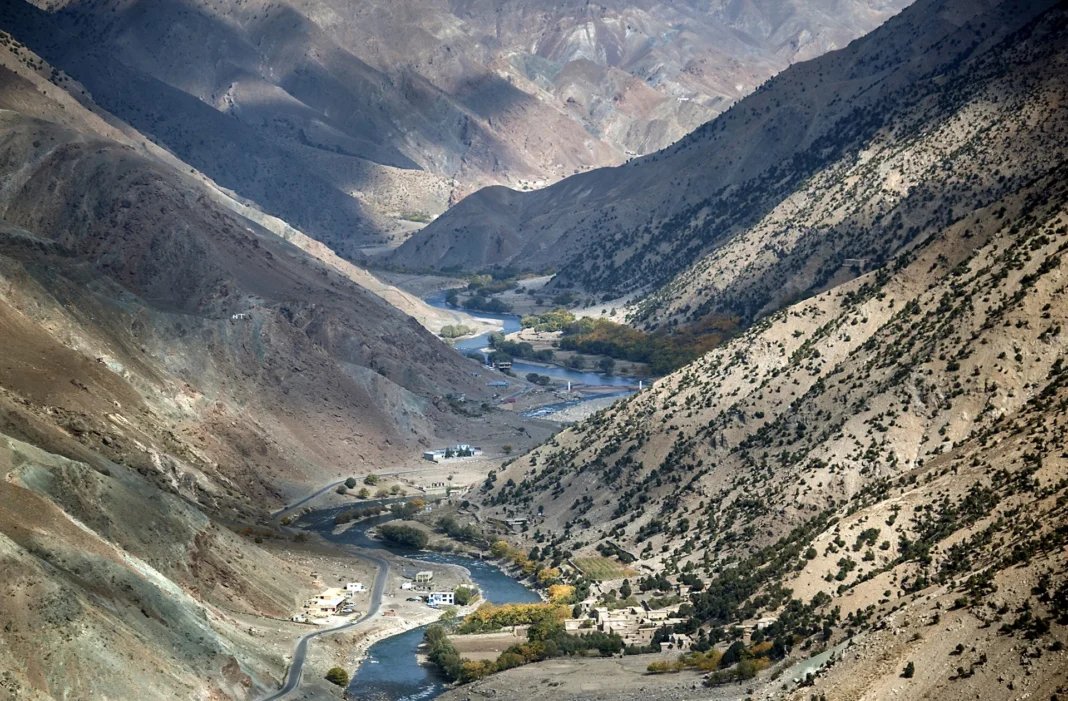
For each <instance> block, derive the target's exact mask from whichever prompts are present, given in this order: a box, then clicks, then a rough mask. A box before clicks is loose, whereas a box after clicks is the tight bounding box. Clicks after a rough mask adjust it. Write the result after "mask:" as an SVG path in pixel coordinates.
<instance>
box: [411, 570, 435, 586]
mask: <svg viewBox="0 0 1068 701" xmlns="http://www.w3.org/2000/svg"><path fill="white" fill-rule="evenodd" d="M433 580H434V573H433V572H431V571H430V570H425V571H423V572H416V573H415V581H416V583H418V584H428V583H430V582H431V581H433Z"/></svg>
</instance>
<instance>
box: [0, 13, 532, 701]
mask: <svg viewBox="0 0 1068 701" xmlns="http://www.w3.org/2000/svg"><path fill="white" fill-rule="evenodd" d="M241 213H247V214H248V215H249V217H245V216H242V215H241ZM276 230H277V232H278V233H276ZM301 237H302V234H300V232H299V231H296V230H295V229H292V228H291V227H287V226H286V225H284V223H283V222H279V221H277V220H274V219H272V218H271V217H269V216H267V215H265V214H263V213H262V212H258V211H256V210H255V209H253V208H250V207H249V206H248V205H247V204H245V203H242V202H239V201H236V200H234V199H233V198H231V197H230V196H229V195H228V194H227V193H225V192H224V191H222V190H220V189H219V188H218V187H217V186H216V185H215V184H214V183H213V182H211V181H210V180H209V179H207V178H206V177H204V176H203V174H201V173H199V172H197V171H196V170H195V169H192V168H191V167H190V166H189V165H188V164H185V163H183V162H181V161H179V160H178V159H177V158H175V157H174V156H173V155H172V154H169V153H167V152H166V151H163V150H162V149H160V148H158V147H156V146H154V145H153V144H151V143H150V142H148V141H147V140H146V139H145V138H144V137H143V136H142V135H140V134H139V133H138V132H137V131H136V130H134V129H133V128H132V127H130V126H129V125H128V124H126V123H124V122H122V121H121V120H119V119H117V118H116V117H115V116H114V115H111V114H109V113H108V112H106V111H105V110H102V109H101V108H100V107H99V106H98V105H96V104H95V103H93V102H92V101H91V100H88V99H87V97H86V96H85V95H83V94H82V93H81V89H80V85H79V84H78V83H77V82H76V81H74V80H72V79H70V78H69V77H68V76H67V75H66V74H65V73H63V72H62V71H59V70H58V69H55V68H54V67H53V66H51V65H50V64H48V63H47V62H46V61H44V60H43V59H42V58H41V57H39V56H37V55H36V54H35V53H33V52H32V51H30V50H29V49H27V48H26V47H25V46H24V45H22V44H21V43H20V42H18V41H17V40H15V39H13V38H12V37H11V36H10V35H7V34H2V33H0V339H2V341H0V581H2V583H3V591H4V594H5V596H4V597H3V601H2V602H0V690H2V691H3V693H2V694H0V696H3V698H5V699H6V698H13V699H46V698H131V697H136V696H139V695H141V696H143V695H144V694H145V693H146V692H145V690H146V689H149V688H150V689H151V690H152V694H151V695H152V696H153V697H159V698H198V699H228V698H235V699H236V698H249V697H257V696H259V695H260V694H261V693H262V692H263V691H264V690H266V689H272V688H276V686H277V684H278V682H279V680H280V679H281V676H282V673H283V672H284V667H285V660H284V659H283V657H282V654H281V651H283V650H288V647H289V644H290V642H291V641H292V640H293V639H295V638H296V637H297V635H298V634H299V632H300V631H301V628H300V626H296V625H295V624H285V623H280V622H279V619H284V618H285V617H287V616H288V615H291V614H292V612H293V610H294V608H295V607H296V606H297V605H298V603H299V602H300V601H301V600H302V599H303V598H305V597H306V596H307V595H308V594H309V593H311V591H312V582H311V580H310V577H309V573H308V572H307V571H300V570H298V569H295V568H293V567H291V566H290V565H289V564H287V561H286V560H284V559H283V558H282V557H281V556H278V555H273V554H271V553H270V552H268V551H266V550H264V549H263V548H261V547H258V546H257V544H256V541H255V540H254V538H253V537H252V535H249V536H248V538H246V537H240V536H239V535H237V534H236V532H239V531H243V530H244V528H245V527H246V526H247V525H248V524H255V523H257V522H258V521H260V520H261V519H262V518H263V516H264V514H265V513H266V511H268V510H269V509H273V508H277V507H278V506H280V505H281V504H283V503H285V502H286V501H287V500H288V498H289V497H290V496H291V495H292V494H293V493H296V492H298V491H299V492H301V493H304V492H307V491H308V490H309V489H310V488H311V487H313V486H314V487H317V486H320V485H322V484H324V483H328V482H330V481H332V480H335V479H337V477H338V476H340V475H349V474H361V473H368V472H370V471H372V470H378V469H381V468H382V467H383V466H384V465H389V464H392V463H395V462H397V461H400V460H402V459H406V458H409V457H410V456H412V455H414V454H418V451H420V450H421V449H422V448H423V447H424V446H425V445H429V444H430V443H431V442H433V443H438V442H442V441H445V440H451V439H454V436H455V435H456V434H457V433H458V431H459V427H460V425H461V424H462V425H463V426H465V427H469V426H470V425H471V422H472V421H475V422H482V423H486V422H490V421H491V420H495V419H493V418H492V417H490V418H485V417H483V418H475V419H472V418H471V417H469V416H467V415H466V414H461V413H459V412H458V411H457V409H456V408H454V407H453V406H452V405H451V404H450V403H449V402H448V401H446V400H445V399H444V395H446V394H448V393H451V392H465V393H467V394H468V396H469V397H470V398H471V399H472V400H473V401H472V404H474V405H476V406H477V404H478V400H479V399H480V398H485V397H487V393H486V388H485V386H484V381H483V382H476V380H475V379H474V378H473V377H472V374H471V368H472V366H471V365H470V361H468V360H466V359H463V358H462V357H460V356H459V355H458V354H457V353H455V352H454V351H453V350H452V349H451V348H449V347H448V346H446V345H444V344H443V343H441V342H440V341H439V340H438V339H437V338H436V337H434V336H433V335H432V334H431V333H430V332H428V331H427V330H426V329H424V327H423V326H422V325H420V324H419V323H418V322H416V320H415V319H413V318H411V317H408V316H406V315H405V314H403V313H402V312H400V311H398V310H397V309H396V308H395V307H393V306H391V305H390V304H389V303H387V301H386V300H385V299H384V297H397V295H399V294H400V293H399V292H392V291H391V288H386V289H382V287H381V286H380V284H378V283H377V280H375V279H374V278H373V277H371V276H369V275H367V274H366V272H365V271H361V270H359V269H356V268H354V267H353V266H351V265H348V264H341V263H340V262H337V261H333V260H332V259H331V258H330V256H329V255H328V254H327V253H326V252H322V251H314V250H313V253H315V255H312V254H309V253H308V252H306V251H305V250H303V249H302V248H299V247H298V246H297V245H294V243H291V242H290V241H289V240H287V238H288V239H290V240H293V241H296V242H297V243H300V244H302V245H304V246H305V247H306V248H309V249H314V246H313V245H312V244H310V243H308V242H307V241H305V240H303V239H302V238H301ZM323 260H326V261H327V263H324V262H323ZM359 283H363V284H362V285H361V284H359ZM363 285H367V286H369V287H375V289H374V290H373V291H372V290H370V289H368V288H367V287H365V286H363ZM398 299H399V298H398ZM399 301H401V302H404V300H399ZM405 304H407V306H408V307H409V309H411V310H412V311H413V312H419V311H420V307H419V304H418V302H417V301H415V300H411V299H408V300H407V301H406V302H405ZM499 421H500V423H499V424H497V425H498V428H499V429H505V430H506V424H507V423H508V421H511V419H509V418H502V419H499ZM272 619H273V620H272ZM287 625H288V626H289V629H285V626H287ZM264 626H267V627H271V631H269V634H270V635H271V636H274V637H272V638H270V641H271V644H267V642H266V638H264V636H265V635H267V633H265V632H264Z"/></svg>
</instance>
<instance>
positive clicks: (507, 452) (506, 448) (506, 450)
mask: <svg viewBox="0 0 1068 701" xmlns="http://www.w3.org/2000/svg"><path fill="white" fill-rule="evenodd" d="M501 450H503V451H504V454H505V455H511V454H512V446H511V445H510V444H508V443H505V444H504V445H502V446H501Z"/></svg>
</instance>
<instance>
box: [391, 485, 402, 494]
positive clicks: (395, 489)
mask: <svg viewBox="0 0 1068 701" xmlns="http://www.w3.org/2000/svg"><path fill="white" fill-rule="evenodd" d="M389 493H390V494H392V495H394V496H396V495H397V494H400V493H401V488H400V485H399V484H395V485H393V486H392V487H390V488H389Z"/></svg>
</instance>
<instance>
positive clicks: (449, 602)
mask: <svg viewBox="0 0 1068 701" xmlns="http://www.w3.org/2000/svg"><path fill="white" fill-rule="evenodd" d="M426 603H427V605H429V606H435V607H436V606H454V605H455V604H456V594H454V593H453V592H451V591H435V592H431V594H430V596H428V597H427V599H426Z"/></svg>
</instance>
